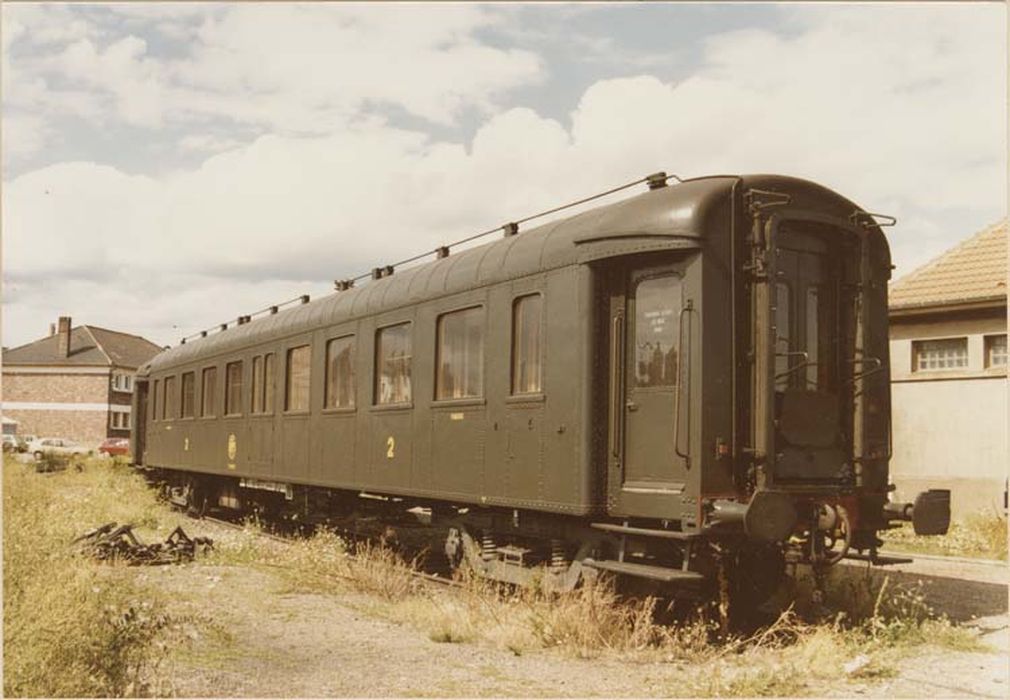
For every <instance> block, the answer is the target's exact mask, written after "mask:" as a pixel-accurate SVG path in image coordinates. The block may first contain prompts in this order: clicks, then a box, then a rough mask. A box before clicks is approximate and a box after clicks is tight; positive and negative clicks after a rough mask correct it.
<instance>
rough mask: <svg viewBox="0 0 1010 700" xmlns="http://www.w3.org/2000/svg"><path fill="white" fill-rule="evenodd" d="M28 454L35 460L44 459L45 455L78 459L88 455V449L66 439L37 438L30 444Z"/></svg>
mask: <svg viewBox="0 0 1010 700" xmlns="http://www.w3.org/2000/svg"><path fill="white" fill-rule="evenodd" d="M28 452H31V453H32V455H33V456H34V457H35V459H42V457H44V456H45V455H57V456H62V457H78V456H81V455H86V454H87V453H88V448H86V447H84V446H83V445H80V444H78V443H76V442H74V441H73V440H67V439H66V438H36V439H35V440H32V441H31V442H29V443H28Z"/></svg>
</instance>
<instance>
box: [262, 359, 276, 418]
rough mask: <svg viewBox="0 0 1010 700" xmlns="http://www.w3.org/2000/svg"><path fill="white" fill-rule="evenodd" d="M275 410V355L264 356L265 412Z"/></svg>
mask: <svg viewBox="0 0 1010 700" xmlns="http://www.w3.org/2000/svg"><path fill="white" fill-rule="evenodd" d="M273 410H274V354H273V353H272V352H271V353H267V354H266V355H264V356H263V412H264V413H272V412H273Z"/></svg>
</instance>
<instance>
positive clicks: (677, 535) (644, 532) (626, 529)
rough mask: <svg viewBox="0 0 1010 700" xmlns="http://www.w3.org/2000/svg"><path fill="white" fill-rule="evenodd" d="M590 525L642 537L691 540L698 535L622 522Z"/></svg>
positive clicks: (619, 533)
mask: <svg viewBox="0 0 1010 700" xmlns="http://www.w3.org/2000/svg"><path fill="white" fill-rule="evenodd" d="M589 526H590V527H592V528H595V529H597V530H603V531H604V532H613V533H615V534H617V535H639V536H641V537H662V538H665V539H668V540H691V539H694V538H696V537H698V534H697V533H694V532H678V531H676V530H655V529H653V528H648V527H632V526H630V525H621V524H620V523H590V524H589Z"/></svg>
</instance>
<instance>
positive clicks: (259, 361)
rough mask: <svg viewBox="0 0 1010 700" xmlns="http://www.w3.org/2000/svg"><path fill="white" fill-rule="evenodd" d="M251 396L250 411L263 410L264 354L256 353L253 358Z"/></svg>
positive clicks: (259, 411) (257, 411)
mask: <svg viewBox="0 0 1010 700" xmlns="http://www.w3.org/2000/svg"><path fill="white" fill-rule="evenodd" d="M249 393H250V394H251V395H252V396H251V398H250V405H249V411H250V412H251V413H262V412H263V356H262V355H256V356H255V357H254V358H253V359H252V383H251V385H250V387H249Z"/></svg>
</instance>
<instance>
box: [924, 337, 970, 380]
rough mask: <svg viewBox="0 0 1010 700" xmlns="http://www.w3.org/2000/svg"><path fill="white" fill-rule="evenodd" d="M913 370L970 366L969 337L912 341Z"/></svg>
mask: <svg viewBox="0 0 1010 700" xmlns="http://www.w3.org/2000/svg"><path fill="white" fill-rule="evenodd" d="M912 354H913V360H914V361H913V363H912V371H913V372H937V371H940V372H942V371H944V370H952V369H966V368H967V367H968V339H967V338H944V339H943V340H914V341H912Z"/></svg>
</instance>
